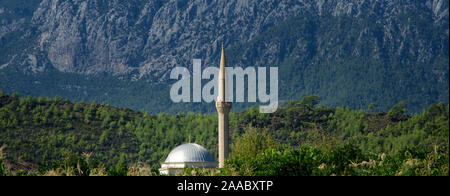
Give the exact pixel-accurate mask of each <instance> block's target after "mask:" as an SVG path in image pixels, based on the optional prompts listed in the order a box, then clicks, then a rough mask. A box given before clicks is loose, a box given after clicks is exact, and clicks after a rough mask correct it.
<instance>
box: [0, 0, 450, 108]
mask: <svg viewBox="0 0 450 196" xmlns="http://www.w3.org/2000/svg"><path fill="white" fill-rule="evenodd" d="M448 6H449V5H448V1H445V0H426V1H415V0H406V1H403V0H402V1H375V0H351V1H343V0H336V1H324V2H322V1H314V0H306V1H289V0H284V1H281V0H280V1H278V0H275V1H269V0H267V1H259V0H250V1H218V0H211V1H209V0H208V1H204V0H189V1H184V2H180V1H175V0H158V1H143V0H125V1H106V0H80V1H67V0H59V1H58V0H32V1H28V0H27V1H25V0H2V1H0V24H1V25H0V89H2V90H4V91H5V92H7V93H13V92H19V93H20V94H21V95H33V96H36V97H37V96H47V97H54V96H56V95H59V96H63V97H67V98H69V99H70V100H71V101H81V100H86V101H88V102H90V101H94V102H96V103H105V104H111V105H114V106H117V107H125V108H131V109H134V110H141V109H145V110H146V111H148V112H151V113H153V114H157V113H159V112H170V113H172V114H175V113H177V112H184V111H193V112H213V111H214V107H213V104H190V103H187V104H174V103H172V102H171V101H170V100H169V99H166V97H168V95H169V89H170V84H171V82H173V81H170V80H169V77H168V75H169V73H170V71H171V70H172V68H173V67H175V66H184V67H189V68H191V67H192V59H193V58H200V59H202V62H203V66H218V65H217V64H218V61H219V56H218V55H219V49H220V43H221V42H222V41H224V42H225V45H226V50H227V54H228V55H227V58H228V62H229V66H242V67H247V66H265V67H267V66H278V67H279V70H280V71H279V78H280V82H279V84H280V86H279V92H280V100H298V99H300V98H301V97H304V96H307V95H311V94H317V95H319V96H321V97H322V99H321V104H322V105H325V106H329V107H337V106H341V105H347V106H349V107H350V108H352V109H366V108H367V107H368V105H369V104H370V103H372V102H373V103H376V104H377V105H378V107H377V108H375V109H376V111H378V112H381V111H387V110H388V109H389V108H390V107H391V106H392V105H394V104H396V103H398V102H400V101H402V100H405V101H406V102H407V103H408V105H407V106H406V107H407V108H408V111H410V112H416V113H417V112H421V111H422V110H423V109H426V108H428V107H429V106H430V105H431V104H433V103H438V102H445V103H448V98H449V96H448V95H449V91H448V89H449V86H448V83H449V78H448V76H449V67H448V64H449V58H448V54H449V45H448V43H449V39H448V38H449V34H448V33H449V30H448V25H449V15H448V10H449V7H448ZM236 106H237V107H234V110H235V111H243V110H245V109H246V108H248V106H249V105H248V104H247V105H236Z"/></svg>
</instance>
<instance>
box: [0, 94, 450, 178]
mask: <svg viewBox="0 0 450 196" xmlns="http://www.w3.org/2000/svg"><path fill="white" fill-rule="evenodd" d="M318 102H319V97H317V96H308V97H305V98H304V99H302V100H301V101H298V102H289V103H287V104H286V106H285V107H283V108H281V109H280V110H279V111H277V112H276V113H274V114H260V113H259V112H258V109H257V108H256V107H253V108H249V109H248V110H247V111H245V112H242V113H231V117H230V120H231V122H230V126H231V130H232V133H231V135H232V141H231V142H232V143H233V144H234V145H237V143H241V145H242V144H245V142H244V143H242V142H238V141H240V140H241V139H240V138H242V137H244V138H246V137H247V136H245V135H247V134H249V133H252V132H254V131H252V130H258V131H257V132H258V133H263V132H267V134H268V135H269V136H270V137H271V138H273V140H274V141H276V143H280V145H282V146H284V147H283V148H292V149H303V148H305V147H308V146H310V147H314V148H316V149H318V150H321V151H324V152H330V151H333V152H334V149H337V150H338V151H339V149H340V148H339V146H342V145H345V144H348V143H352V144H353V145H355V147H356V148H358V149H361V150H362V151H363V152H365V153H369V154H371V153H372V154H379V153H386V154H388V155H389V156H391V155H392V156H393V155H396V154H399V153H400V154H402V152H404V150H405V149H418V150H419V151H417V153H419V154H420V156H424V155H423V153H429V152H439V153H443V154H444V155H445V154H447V155H448V144H449V141H448V138H449V129H448V127H449V126H448V122H449V121H448V120H449V116H448V114H449V107H448V105H445V104H443V103H439V104H433V105H432V106H431V107H430V108H429V109H428V110H427V111H424V112H422V113H420V114H413V115H406V114H405V112H406V110H405V109H404V103H400V104H397V105H395V106H394V107H392V108H391V109H390V110H389V111H388V112H387V113H366V112H364V111H362V110H351V109H349V108H348V107H337V108H329V107H324V106H320V105H317V103H318ZM188 141H191V142H195V143H198V144H200V145H202V146H204V147H205V148H207V149H208V150H209V151H210V152H211V153H212V155H213V156H214V157H217V116H216V115H215V114H195V113H187V114H182V113H180V114H177V115H168V114H164V113H161V114H158V115H151V114H148V113H145V112H138V111H133V110H129V109H124V108H116V107H112V106H109V105H100V104H94V103H83V102H69V101H67V100H63V99H62V98H61V97H55V98H45V97H39V98H35V97H30V96H28V97H24V98H19V96H18V95H17V94H13V95H11V96H10V95H5V94H3V93H2V92H1V93H0V146H1V147H2V151H3V153H4V161H5V162H6V165H7V166H8V168H10V169H12V170H17V169H24V170H26V171H37V170H42V169H45V168H52V167H55V166H58V165H59V163H60V162H61V161H64V160H67V157H72V156H75V157H78V156H81V155H83V154H84V155H86V154H89V157H90V160H91V162H93V163H94V162H95V163H102V164H104V166H106V167H117V165H118V164H124V165H130V164H132V163H142V164H145V165H146V166H147V167H152V166H153V167H158V165H159V164H160V163H161V162H162V161H164V159H165V157H166V156H167V154H168V153H169V151H170V150H171V149H173V148H174V147H175V146H177V145H179V144H182V143H186V142H188ZM244 141H245V140H244ZM238 146H239V145H238ZM258 150H261V149H258ZM238 152H241V153H242V151H240V150H239V147H236V146H235V147H234V148H233V152H232V154H233V153H234V154H239V153H238ZM244 152H245V153H247V151H244ZM413 152H416V151H413ZM245 153H244V154H245ZM421 153H422V154H421ZM414 156H416V155H414ZM417 156H419V155H417ZM266 158H267V157H266ZM249 160H250V159H249ZM443 160H444V166H445V164H447V169H448V156H447V159H446V162H445V157H444V159H443ZM346 161H349V160H346ZM76 163H77V162H75V165H76ZM238 163H239V162H234V163H233V164H238ZM230 164H231V163H230ZM447 171H448V170H447ZM390 174H392V173H390ZM243 175H245V173H243ZM247 175H248V174H247ZM262 175H263V174H262ZM385 175H386V174H385Z"/></svg>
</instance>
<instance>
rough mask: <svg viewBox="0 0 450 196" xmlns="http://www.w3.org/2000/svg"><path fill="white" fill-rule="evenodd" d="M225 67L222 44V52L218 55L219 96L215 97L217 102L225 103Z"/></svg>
mask: <svg viewBox="0 0 450 196" xmlns="http://www.w3.org/2000/svg"><path fill="white" fill-rule="evenodd" d="M226 66H227V63H226V59H225V47H224V45H223V42H222V52H221V55H220V67H219V92H218V93H219V96H218V97H217V101H218V102H225V101H226V87H225V84H226V83H225V78H226V72H225V68H226Z"/></svg>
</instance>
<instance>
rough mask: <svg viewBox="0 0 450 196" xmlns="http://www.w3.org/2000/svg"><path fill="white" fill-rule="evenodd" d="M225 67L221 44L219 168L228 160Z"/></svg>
mask: <svg viewBox="0 0 450 196" xmlns="http://www.w3.org/2000/svg"><path fill="white" fill-rule="evenodd" d="M226 66H227V64H226V61H225V49H224V46H223V43H222V54H221V57H220V68H219V81H218V82H219V92H218V93H219V96H218V97H217V101H216V108H217V113H218V116H219V167H223V165H224V163H225V159H227V158H228V149H229V148H228V147H229V145H228V138H229V137H228V135H229V132H228V114H229V113H230V109H231V102H227V99H226V86H225V84H226V81H225V79H226V73H225V67H226Z"/></svg>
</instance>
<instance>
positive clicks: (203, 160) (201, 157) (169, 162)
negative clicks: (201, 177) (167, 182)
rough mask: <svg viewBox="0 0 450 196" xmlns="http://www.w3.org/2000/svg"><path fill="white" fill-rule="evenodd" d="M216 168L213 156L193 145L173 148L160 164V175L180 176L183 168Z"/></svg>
mask: <svg viewBox="0 0 450 196" xmlns="http://www.w3.org/2000/svg"><path fill="white" fill-rule="evenodd" d="M190 167H196V168H206V169H207V168H217V162H216V160H215V159H214V158H213V156H212V155H211V154H210V153H209V152H208V150H206V149H205V148H203V147H202V146H200V145H198V144H194V143H187V144H182V145H179V146H177V147H175V148H174V149H173V150H172V151H171V152H170V153H169V155H168V156H167V158H166V160H165V161H164V163H162V164H161V169H160V172H161V174H169V175H171V174H175V175H176V174H181V173H182V172H183V169H184V168H190Z"/></svg>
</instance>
